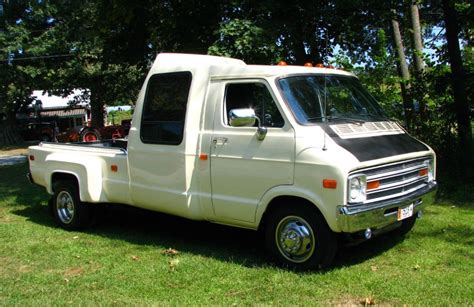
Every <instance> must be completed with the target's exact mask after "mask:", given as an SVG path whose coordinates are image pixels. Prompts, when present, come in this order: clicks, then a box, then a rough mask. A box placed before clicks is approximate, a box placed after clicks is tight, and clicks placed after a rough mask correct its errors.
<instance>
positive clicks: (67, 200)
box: [56, 191, 74, 224]
mask: <svg viewBox="0 0 474 307" xmlns="http://www.w3.org/2000/svg"><path fill="white" fill-rule="evenodd" d="M56 210H57V213H58V218H59V219H60V220H61V222H62V223H64V224H69V223H71V221H72V219H73V218H74V198H73V197H72V195H71V194H70V193H69V192H68V191H61V192H59V193H58V196H57V197H56Z"/></svg>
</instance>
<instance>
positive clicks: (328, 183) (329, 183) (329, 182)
mask: <svg viewBox="0 0 474 307" xmlns="http://www.w3.org/2000/svg"><path fill="white" fill-rule="evenodd" d="M323 188H326V189H335V188H337V180H334V179H324V180H323Z"/></svg>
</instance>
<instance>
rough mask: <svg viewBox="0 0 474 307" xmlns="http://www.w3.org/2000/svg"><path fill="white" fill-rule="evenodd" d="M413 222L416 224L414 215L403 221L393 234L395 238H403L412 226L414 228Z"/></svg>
mask: <svg viewBox="0 0 474 307" xmlns="http://www.w3.org/2000/svg"><path fill="white" fill-rule="evenodd" d="M415 222H416V214H414V215H413V216H411V217H409V218H407V219H405V220H403V221H402V224H401V225H400V227H398V228H397V229H395V230H394V231H393V233H394V234H395V235H397V236H402V237H403V236H405V235H406V234H407V233H409V232H410V231H411V230H412V228H413V226H415Z"/></svg>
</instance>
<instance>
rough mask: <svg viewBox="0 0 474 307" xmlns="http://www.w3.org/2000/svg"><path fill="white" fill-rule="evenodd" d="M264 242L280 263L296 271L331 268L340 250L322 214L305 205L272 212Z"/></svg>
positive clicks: (282, 208) (268, 219) (281, 208)
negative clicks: (337, 251)
mask: <svg viewBox="0 0 474 307" xmlns="http://www.w3.org/2000/svg"><path fill="white" fill-rule="evenodd" d="M265 241H266V245H267V249H268V251H269V252H270V254H271V255H272V256H273V258H274V259H275V260H276V262H277V263H278V264H280V265H282V266H284V267H289V268H293V269H297V270H308V269H319V268H323V267H327V266H329V265H330V264H331V262H332V260H333V258H334V255H335V253H336V249H337V239H336V236H335V234H334V233H333V232H332V231H331V230H330V229H329V227H328V226H327V224H326V222H325V220H324V218H323V217H322V215H321V214H320V213H319V212H318V211H317V210H316V209H315V208H311V207H306V206H297V205H295V206H293V207H291V208H290V207H279V208H277V209H276V210H273V211H272V212H270V214H269V216H268V218H267V223H266V228H265Z"/></svg>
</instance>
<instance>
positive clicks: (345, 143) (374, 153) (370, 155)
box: [328, 129, 429, 162]
mask: <svg viewBox="0 0 474 307" xmlns="http://www.w3.org/2000/svg"><path fill="white" fill-rule="evenodd" d="M328 130H329V129H328ZM328 134H329V136H330V137H331V138H332V139H333V140H334V141H335V142H336V143H337V144H338V145H339V146H341V147H342V148H344V149H346V150H347V151H349V152H350V153H352V154H353V155H354V156H355V157H356V158H357V159H358V160H359V161H360V162H364V161H369V160H375V159H380V158H385V157H391V156H396V155H401V154H407V153H411V152H417V151H427V150H429V149H428V147H426V146H425V145H424V144H423V143H421V142H420V141H418V140H416V139H414V138H412V137H411V136H409V135H408V134H406V133H403V134H392V135H381V136H372V137H364V138H353V139H341V138H340V137H339V136H337V135H336V134H335V133H334V132H333V133H328Z"/></svg>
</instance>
